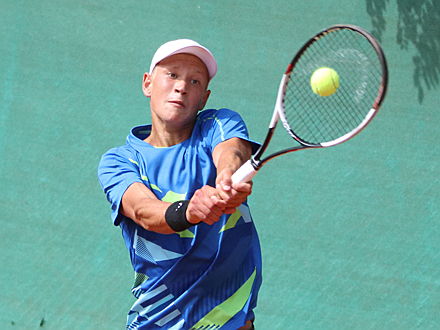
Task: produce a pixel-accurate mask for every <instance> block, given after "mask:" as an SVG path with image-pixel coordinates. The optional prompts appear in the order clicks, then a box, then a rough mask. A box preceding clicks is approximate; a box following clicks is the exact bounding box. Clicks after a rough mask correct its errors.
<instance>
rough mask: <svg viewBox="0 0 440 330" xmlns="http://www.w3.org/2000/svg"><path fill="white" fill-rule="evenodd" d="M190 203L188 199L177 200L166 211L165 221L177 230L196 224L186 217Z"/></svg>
mask: <svg viewBox="0 0 440 330" xmlns="http://www.w3.org/2000/svg"><path fill="white" fill-rule="evenodd" d="M188 204H189V201H188V200H184V201H177V202H174V203H173V204H171V205H170V206H168V208H167V210H166V211H165V221H166V222H167V224H168V226H170V227H171V229H172V230H174V231H175V232H180V231H184V230H185V229H188V228H189V227H192V226H193V225H194V224H192V223H191V222H188V220H187V219H186V209H187V208H188Z"/></svg>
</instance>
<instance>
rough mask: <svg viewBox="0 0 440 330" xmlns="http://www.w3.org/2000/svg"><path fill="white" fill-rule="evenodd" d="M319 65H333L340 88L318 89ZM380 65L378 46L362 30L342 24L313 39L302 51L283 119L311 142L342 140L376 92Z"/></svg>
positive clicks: (365, 113)
mask: <svg viewBox="0 0 440 330" xmlns="http://www.w3.org/2000/svg"><path fill="white" fill-rule="evenodd" d="M320 67H329V68H332V69H334V70H335V71H336V72H337V73H338V75H339V85H340V86H339V88H338V89H337V90H336V92H335V93H334V94H332V95H330V96H319V95H317V94H315V93H314V92H313V90H312V88H311V86H310V77H311V75H312V74H313V72H314V71H315V70H317V69H318V68H320ZM381 78H382V68H381V65H380V60H379V58H378V55H377V53H376V51H375V49H374V48H373V47H372V46H371V44H370V43H369V41H368V40H367V39H366V38H365V37H364V36H363V35H361V34H360V33H358V32H356V31H352V30H349V29H340V30H335V31H333V32H330V33H327V34H325V35H324V36H323V37H321V38H320V39H318V40H317V41H315V42H313V43H312V44H311V45H310V46H309V47H308V48H307V49H306V50H305V51H304V52H303V53H302V55H301V56H300V58H299V59H298V61H297V62H296V64H295V66H294V68H293V71H292V73H291V76H290V79H289V82H288V84H287V86H286V90H285V95H284V109H285V120H286V122H287V126H289V127H291V128H294V130H293V131H294V134H295V135H296V136H297V137H299V138H300V139H301V140H303V141H305V142H307V143H310V144H319V143H322V142H328V141H332V140H335V139H338V138H339V137H341V136H344V135H345V134H347V133H349V132H351V131H353V130H355V129H356V128H357V127H358V126H359V125H360V124H361V123H362V122H363V120H364V118H365V117H366V116H367V114H368V112H369V111H370V109H371V107H372V106H373V102H374V100H375V98H376V96H377V95H378V89H379V86H380V84H381Z"/></svg>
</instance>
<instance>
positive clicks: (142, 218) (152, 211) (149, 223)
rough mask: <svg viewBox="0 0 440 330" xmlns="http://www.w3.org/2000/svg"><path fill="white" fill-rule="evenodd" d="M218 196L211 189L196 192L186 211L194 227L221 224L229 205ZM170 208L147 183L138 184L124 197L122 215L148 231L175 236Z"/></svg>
mask: <svg viewBox="0 0 440 330" xmlns="http://www.w3.org/2000/svg"><path fill="white" fill-rule="evenodd" d="M217 196H218V192H217V190H216V189H215V188H213V187H210V186H204V187H202V188H201V189H198V190H196V192H195V193H194V195H193V197H192V198H191V200H190V201H189V205H188V208H187V211H186V219H187V221H188V222H189V223H192V224H197V223H199V222H205V223H207V224H213V223H214V222H216V221H218V219H219V218H220V216H221V215H222V214H223V213H224V212H223V211H224V209H225V206H226V203H225V202H224V201H222V200H220V199H219V198H218V197H217ZM170 205H171V203H167V202H163V201H161V200H159V199H157V197H156V196H155V195H154V194H153V193H152V191H151V190H150V189H148V187H147V186H145V185H144V184H142V183H140V182H135V183H133V184H132V185H130V187H128V189H127V190H126V191H125V193H124V195H123V196H122V205H121V213H122V214H123V215H125V216H126V217H128V218H130V219H132V220H133V221H134V222H136V223H137V224H138V225H140V226H142V227H143V228H145V229H147V230H150V231H154V232H157V233H162V234H172V233H174V232H175V231H174V230H173V229H171V227H170V226H169V225H168V223H167V221H166V220H165V212H166V211H167V209H168V207H169V206H170Z"/></svg>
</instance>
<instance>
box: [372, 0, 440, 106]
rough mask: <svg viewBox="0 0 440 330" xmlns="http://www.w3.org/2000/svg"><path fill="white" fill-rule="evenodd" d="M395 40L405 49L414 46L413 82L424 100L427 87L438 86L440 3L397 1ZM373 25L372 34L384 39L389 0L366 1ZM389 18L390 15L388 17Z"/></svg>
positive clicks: (430, 88)
mask: <svg viewBox="0 0 440 330" xmlns="http://www.w3.org/2000/svg"><path fill="white" fill-rule="evenodd" d="M393 1H394V0H393ZM396 1H397V10H398V17H397V27H396V28H397V33H396V41H397V44H398V45H399V46H400V48H401V49H402V50H408V49H409V48H410V47H414V48H415V50H416V53H415V55H414V56H413V57H412V62H413V64H414V67H413V82H414V86H415V87H416V89H417V99H418V101H419V103H420V104H421V103H423V99H424V97H425V91H426V90H432V89H434V88H435V87H436V86H438V85H439V75H440V57H439V56H438V54H439V52H440V32H439V31H440V6H439V5H438V3H435V1H434V0H420V1H413V0H396ZM366 2H367V12H368V14H369V15H370V17H371V21H372V24H373V30H372V33H373V34H374V35H375V36H376V37H377V38H378V39H379V40H381V38H382V36H383V34H384V32H385V30H386V29H387V24H388V22H389V20H388V18H387V16H386V12H387V8H388V7H389V4H390V0H366ZM388 17H389V16H388Z"/></svg>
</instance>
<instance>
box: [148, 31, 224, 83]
mask: <svg viewBox="0 0 440 330" xmlns="http://www.w3.org/2000/svg"><path fill="white" fill-rule="evenodd" d="M180 53H186V54H192V55H195V56H197V57H198V58H200V60H202V62H203V63H205V65H206V68H207V69H208V74H209V79H212V78H213V77H214V76H215V74H216V73H217V62H216V60H215V58H214V55H212V53H211V52H210V51H209V49H208V48H206V47H203V46H202V45H200V44H199V43H197V42H195V41H194V40H190V39H178V40H173V41H168V42H166V43H164V44H163V45H162V46H160V47H159V48H158V49H157V51H156V53H155V54H154V56H153V59H152V60H151V65H150V73H151V72H153V69H154V67H155V66H156V65H157V63H159V62H160V61H162V60H163V59H165V58H167V57H169V56H171V55H175V54H180Z"/></svg>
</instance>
